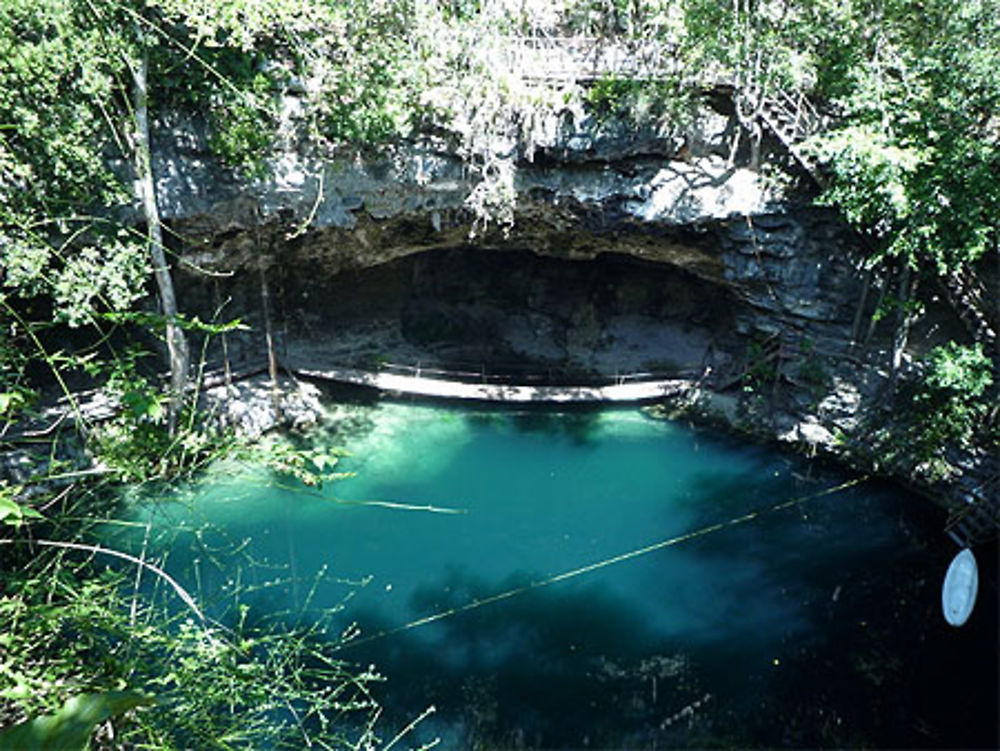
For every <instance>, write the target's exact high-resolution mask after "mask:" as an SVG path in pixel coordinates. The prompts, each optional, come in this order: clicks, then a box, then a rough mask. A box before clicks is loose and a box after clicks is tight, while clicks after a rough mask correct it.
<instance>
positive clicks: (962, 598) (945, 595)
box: [941, 548, 979, 626]
mask: <svg viewBox="0 0 1000 751" xmlns="http://www.w3.org/2000/svg"><path fill="white" fill-rule="evenodd" d="M978 590H979V570H978V569H977V568H976V558H975V556H973V555H972V551H971V550H969V549H968V548H966V549H965V550H962V551H961V552H960V553H959V554H958V555H956V556H955V559H954V560H953V561H952V562H951V565H950V566H948V573H947V574H945V577H944V586H943V587H941V607H942V608H943V609H944V619H945V620H946V621H948V623H950V624H951V625H952V626H961V625H962V624H964V623H965V622H966V621H967V620H969V615H970V614H971V613H972V608H973V606H974V605H975V604H976V592H977V591H978Z"/></svg>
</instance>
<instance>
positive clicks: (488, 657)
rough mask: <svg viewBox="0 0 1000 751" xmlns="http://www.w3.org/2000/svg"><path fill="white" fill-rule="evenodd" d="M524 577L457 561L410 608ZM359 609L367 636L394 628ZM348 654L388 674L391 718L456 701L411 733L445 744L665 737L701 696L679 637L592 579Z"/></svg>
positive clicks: (425, 609) (453, 602) (461, 598)
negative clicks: (498, 576) (481, 572)
mask: <svg viewBox="0 0 1000 751" xmlns="http://www.w3.org/2000/svg"><path fill="white" fill-rule="evenodd" d="M532 581H533V577H530V576H528V575H526V574H523V573H519V574H513V575H511V576H510V577H508V578H506V579H504V580H502V581H499V582H495V583H489V582H487V581H486V580H484V579H482V578H479V577H477V576H475V575H472V574H470V573H469V572H468V571H466V570H464V569H462V568H457V567H455V568H452V569H451V570H450V571H449V572H448V573H447V575H446V576H445V577H444V578H443V579H441V580H439V581H437V582H434V583H432V584H428V585H427V586H425V587H422V588H420V589H419V590H417V591H416V592H415V593H414V594H413V596H412V598H411V606H412V610H413V613H414V614H424V615H426V614H428V613H440V612H444V611H446V610H448V609H449V608H458V607H461V606H463V605H465V604H466V603H469V602H474V601H477V600H482V599H485V598H487V597H489V596H491V595H494V594H495V593H497V592H500V591H511V590H514V589H518V588H522V587H527V586H528V585H530V584H531V582H532ZM357 615H358V620H359V622H360V623H362V624H364V627H365V633H366V634H378V633H380V632H383V631H391V628H392V624H389V623H387V622H385V621H384V620H383V619H382V618H381V617H380V616H379V614H378V613H377V612H373V611H367V612H360V613H358V614H357ZM345 655H347V656H349V657H350V658H351V659H358V660H360V661H361V662H367V661H373V662H375V663H376V664H378V665H379V667H380V668H381V669H383V670H384V672H385V674H386V675H388V676H389V684H388V685H387V687H386V688H387V693H388V694H389V695H391V696H392V704H393V707H394V708H395V712H396V713H398V715H397V716H396V718H395V720H396V721H397V722H402V721H405V719H406V718H407V717H408V716H412V715H415V714H416V713H418V712H419V711H420V709H421V708H422V707H424V706H427V705H435V706H437V707H440V708H444V713H445V715H448V714H449V713H451V712H454V711H456V709H457V711H458V716H454V715H452V716H448V717H447V719H445V720H444V721H443V722H442V723H440V724H438V723H434V722H430V723H428V724H427V726H426V727H424V728H423V729H421V730H420V733H421V734H422V735H423V736H426V738H425V739H430V737H432V736H433V734H435V733H443V734H445V746H446V747H449V748H452V747H454V748H484V749H485V748H526V747H527V748H583V747H588V746H589V747H597V748H604V747H616V748H618V747H622V744H623V743H624V744H626V746H625V747H630V748H633V747H647V746H648V744H649V742H650V741H652V740H653V739H655V738H656V737H658V736H659V737H661V738H662V737H664V736H665V734H666V732H667V730H668V726H665V727H664V728H660V725H661V724H662V722H663V721H664V720H665V719H668V718H669V717H670V716H671V715H673V714H675V713H676V712H677V711H679V710H681V709H683V707H685V706H688V705H690V704H691V703H693V702H696V701H698V700H699V698H701V697H702V696H703V694H704V692H702V691H700V688H699V686H698V685H697V682H696V681H695V680H694V679H693V678H692V676H691V674H690V672H689V671H688V669H687V667H688V659H687V657H686V656H685V655H684V654H683V653H681V652H680V651H679V649H678V647H677V645H673V644H671V643H670V642H669V641H668V640H664V639H663V638H662V637H661V636H659V635H658V634H657V633H656V632H655V630H653V629H652V628H650V627H649V625H648V624H646V623H645V622H644V620H643V614H642V613H641V612H640V611H638V610H637V609H635V608H634V607H632V606H631V605H630V604H629V603H628V601H627V600H625V599H624V598H622V597H620V596H617V595H616V594H615V593H614V592H613V591H612V590H611V589H610V588H608V587H606V586H604V585H601V584H595V583H592V584H588V585H586V586H579V587H571V588H552V589H545V590H539V589H534V590H529V591H525V592H524V593H523V594H520V595H519V596H517V597H514V598H511V599H508V600H506V601H503V602H497V603H492V604H489V605H486V606H484V607H482V608H478V609H474V610H471V611H467V612H462V613H458V614H456V615H453V616H450V617H447V618H444V619H442V620H440V621H438V622H436V623H434V624H431V625H429V626H424V627H421V628H418V629H414V630H409V631H401V632H397V633H389V634H388V635H386V636H384V637H382V638H376V639H374V640H373V641H372V642H370V643H367V644H364V643H363V644H359V645H358V646H357V647H349V648H348V649H347V650H345ZM393 676H405V679H400V680H395V679H393Z"/></svg>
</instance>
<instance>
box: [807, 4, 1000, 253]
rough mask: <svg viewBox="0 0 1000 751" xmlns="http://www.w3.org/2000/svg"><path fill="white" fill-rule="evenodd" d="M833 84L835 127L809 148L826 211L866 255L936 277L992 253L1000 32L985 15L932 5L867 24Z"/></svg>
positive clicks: (998, 194)
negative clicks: (851, 227)
mask: <svg viewBox="0 0 1000 751" xmlns="http://www.w3.org/2000/svg"><path fill="white" fill-rule="evenodd" d="M867 13H868V11H866V10H865V9H864V8H863V7H861V8H858V9H856V10H855V14H856V16H855V17H856V22H855V23H856V25H860V26H862V27H864V28H866V29H867V34H866V35H864V36H862V37H859V38H858V40H857V44H858V48H857V52H856V53H855V55H856V56H860V57H865V58H867V60H868V64H867V65H860V64H855V65H853V66H851V67H850V68H849V69H847V70H845V71H844V72H843V76H844V78H843V79H842V81H841V84H840V86H839V87H836V89H835V90H836V91H837V93H838V104H839V106H840V107H841V108H842V110H843V113H844V117H843V125H842V126H841V127H840V128H838V129H837V130H835V131H833V132H832V133H830V134H829V135H827V136H824V137H823V138H821V139H819V141H818V143H817V144H816V145H815V151H816V152H817V153H819V154H820V155H822V156H823V157H825V158H827V159H828V160H829V161H830V164H831V166H832V168H833V171H834V173H835V180H834V182H833V185H832V186H831V189H830V191H829V192H828V194H827V196H826V199H827V200H828V201H829V202H831V203H834V204H836V205H839V206H841V207H842V208H843V209H844V211H845V213H846V215H847V216H848V218H849V219H850V220H851V221H852V223H854V224H855V225H856V226H857V227H858V228H859V229H862V230H864V231H870V232H872V233H873V235H874V236H875V237H876V238H877V239H878V240H879V243H878V245H877V247H876V250H878V251H879V252H882V251H887V252H889V253H891V254H894V255H902V256H903V257H904V258H906V259H908V260H910V261H911V262H914V263H916V262H919V261H926V262H927V265H928V266H929V267H931V268H937V269H939V270H941V271H946V270H949V269H955V268H959V267H961V266H962V265H964V264H968V263H972V262H975V261H976V260H977V259H979V258H981V257H982V256H983V254H984V253H987V252H990V251H991V250H992V251H994V252H995V247H996V245H995V244H996V237H997V221H996V217H997V215H998V211H1000V188H998V184H997V180H996V177H995V176H996V172H997V169H998V168H1000V128H998V127H997V122H996V120H995V117H994V116H993V113H995V112H996V111H997V107H998V105H1000V73H998V71H1000V21H998V19H997V14H996V12H995V8H991V7H990V4H989V3H982V2H959V1H958V0H936V1H935V2H931V3H926V4H923V5H921V7H920V9H919V11H917V12H914V8H912V7H911V6H910V5H909V4H907V3H898V4H890V5H888V6H886V7H885V8H884V9H883V10H882V11H880V12H879V13H878V14H872V15H866V14H867Z"/></svg>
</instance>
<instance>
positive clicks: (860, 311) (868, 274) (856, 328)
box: [851, 269, 872, 345]
mask: <svg viewBox="0 0 1000 751" xmlns="http://www.w3.org/2000/svg"><path fill="white" fill-rule="evenodd" d="M871 283H872V270H871V269H865V277H864V281H863V282H862V284H861V299H860V300H859V301H858V308H857V310H856V311H855V312H854V322H853V323H852V324H851V344H852V345H854V344H857V343H858V335H859V334H860V333H861V317H862V316H863V315H864V313H865V304H866V303H867V302H868V290H869V289H870V288H871Z"/></svg>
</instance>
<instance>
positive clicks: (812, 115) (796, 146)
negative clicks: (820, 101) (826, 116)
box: [757, 90, 827, 188]
mask: <svg viewBox="0 0 1000 751" xmlns="http://www.w3.org/2000/svg"><path fill="white" fill-rule="evenodd" d="M757 117H758V119H759V120H760V122H761V123H762V124H763V125H764V127H765V128H766V129H767V130H768V131H769V132H770V133H771V134H773V135H774V136H775V138H777V139H778V140H779V141H780V142H781V144H782V146H784V147H785V149H786V150H787V151H788V153H789V154H791V156H792V157H793V158H794V159H795V160H796V161H797V162H798V163H799V164H800V165H801V166H802V168H803V169H804V170H805V171H806V173H807V174H808V175H809V176H810V177H811V178H812V179H813V180H815V181H816V184H817V185H819V186H820V187H821V188H825V187H826V184H827V181H826V178H825V176H824V175H823V172H822V169H821V165H820V163H819V161H818V160H817V159H816V158H815V157H813V156H812V155H811V154H807V153H806V152H805V151H804V150H803V149H802V142H803V141H805V139H806V138H808V137H809V136H811V135H813V134H815V133H818V132H819V131H820V130H821V129H822V128H823V125H824V122H823V117H822V116H821V115H820V114H819V112H818V111H817V110H816V107H815V106H814V105H813V103H812V102H810V101H809V99H808V98H807V97H806V95H805V94H803V93H802V92H796V93H794V94H792V93H789V92H787V91H781V90H779V91H776V92H774V93H772V94H771V95H770V96H765V97H763V98H762V99H760V104H759V106H758V108H757Z"/></svg>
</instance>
